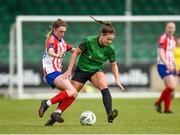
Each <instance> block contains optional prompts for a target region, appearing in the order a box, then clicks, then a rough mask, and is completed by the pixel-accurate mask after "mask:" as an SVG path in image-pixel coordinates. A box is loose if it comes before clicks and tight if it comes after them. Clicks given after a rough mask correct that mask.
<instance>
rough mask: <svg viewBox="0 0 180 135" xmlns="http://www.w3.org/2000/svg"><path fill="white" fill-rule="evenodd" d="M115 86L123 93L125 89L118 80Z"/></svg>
mask: <svg viewBox="0 0 180 135" xmlns="http://www.w3.org/2000/svg"><path fill="white" fill-rule="evenodd" d="M116 85H117V86H118V87H119V88H120V90H121V91H125V88H124V87H123V86H122V84H121V83H120V81H119V80H116Z"/></svg>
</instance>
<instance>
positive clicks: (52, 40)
mask: <svg viewBox="0 0 180 135" xmlns="http://www.w3.org/2000/svg"><path fill="white" fill-rule="evenodd" d="M66 27H67V25H66V23H65V22H64V21H63V20H61V19H58V20H56V21H54V23H53V25H52V29H51V31H50V32H49V33H48V35H47V40H46V47H45V55H44V56H43V59H42V63H43V71H44V76H45V78H46V80H47V83H48V84H49V85H50V86H51V87H52V88H57V89H59V90H63V89H66V90H64V91H61V92H60V93H59V94H57V95H56V96H55V97H53V98H51V99H49V100H43V101H42V102H41V106H40V108H39V116H40V117H43V114H44V112H45V111H46V110H47V108H48V107H49V106H50V105H52V104H56V103H59V102H61V101H62V100H64V99H65V98H68V97H74V96H76V95H77V90H76V89H75V88H74V87H73V85H72V84H71V82H70V80H69V79H64V78H62V74H63V73H62V60H63V56H64V52H66V51H71V50H72V47H71V46H70V45H69V44H67V43H66V42H65V40H64V39H63V36H64V34H65V32H66ZM51 119H53V120H55V121H57V122H60V123H61V122H63V119H62V117H61V116H60V115H59V113H58V110H57V111H56V112H53V113H52V114H51Z"/></svg>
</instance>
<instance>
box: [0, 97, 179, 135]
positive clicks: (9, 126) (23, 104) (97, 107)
mask: <svg viewBox="0 0 180 135" xmlns="http://www.w3.org/2000/svg"><path fill="white" fill-rule="evenodd" d="M154 100H155V99H113V106H114V108H117V109H118V110H119V116H118V118H117V119H115V121H114V122H113V123H112V124H109V123H107V121H106V115H105V111H104V108H103V105H102V101H101V99H78V100H76V101H75V103H74V104H73V105H72V106H71V107H70V108H69V109H68V110H67V111H66V112H64V114H63V115H62V116H63V118H64V119H65V122H64V123H62V124H59V123H57V124H55V125H54V126H53V127H44V124H45V122H46V121H47V120H48V118H49V115H50V113H51V112H52V111H54V110H55V106H52V107H51V108H50V109H49V110H48V111H47V112H46V113H45V116H44V117H43V118H39V117H38V108H39V104H40V100H9V99H2V98H1V99H0V133H1V134H2V133H5V134H12V133H14V134H15V133H16V134H18V133H24V134H26V133H28V134H53V133H56V134H70V133H71V134H78V133H79V134H86V133H87V134H93V133H97V134H98V133H101V134H114V133H116V134H119V133H122V134H126V133H129V134H135V133H136V134H146V133H148V134H150V133H151V134H157V133H158V134H178V133H180V128H179V125H180V100H179V99H175V100H173V102H172V110H173V111H174V113H173V114H158V113H157V112H156V111H155V110H154V106H153V103H154ZM85 110H92V111H93V112H94V113H95V114H96V117H97V121H96V123H95V125H93V126H82V125H81V124H80V122H79V116H80V114H81V113H82V112H83V111H85Z"/></svg>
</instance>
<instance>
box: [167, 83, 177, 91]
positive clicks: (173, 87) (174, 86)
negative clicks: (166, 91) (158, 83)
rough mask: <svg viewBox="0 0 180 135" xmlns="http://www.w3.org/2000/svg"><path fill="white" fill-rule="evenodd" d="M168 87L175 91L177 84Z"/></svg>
mask: <svg viewBox="0 0 180 135" xmlns="http://www.w3.org/2000/svg"><path fill="white" fill-rule="evenodd" d="M168 87H169V88H171V89H172V90H174V89H175V88H176V84H175V83H172V84H169V85H168Z"/></svg>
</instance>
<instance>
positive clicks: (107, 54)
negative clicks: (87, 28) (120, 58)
mask: <svg viewBox="0 0 180 135" xmlns="http://www.w3.org/2000/svg"><path fill="white" fill-rule="evenodd" d="M98 38H99V36H97V35H96V36H95V35H94V36H89V37H87V38H86V39H85V40H84V42H83V43H82V44H80V45H79V48H80V49H81V50H82V51H83V52H82V53H81V55H80V57H79V60H78V63H77V67H79V68H80V69H81V70H82V71H85V72H94V71H97V70H101V69H102V67H103V64H104V63H105V62H106V61H107V60H109V61H110V62H114V61H116V58H115V49H114V45H113V44H112V43H111V44H109V45H108V46H101V45H100V44H99V42H98Z"/></svg>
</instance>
